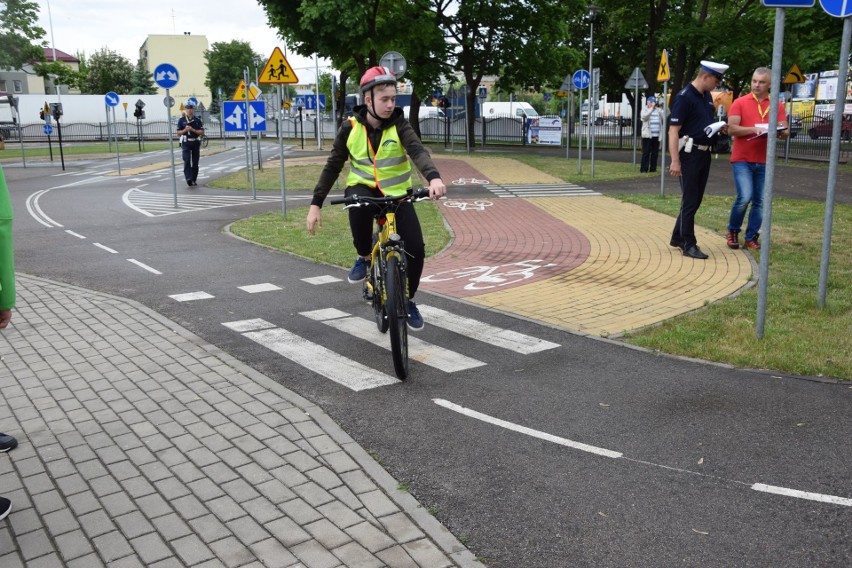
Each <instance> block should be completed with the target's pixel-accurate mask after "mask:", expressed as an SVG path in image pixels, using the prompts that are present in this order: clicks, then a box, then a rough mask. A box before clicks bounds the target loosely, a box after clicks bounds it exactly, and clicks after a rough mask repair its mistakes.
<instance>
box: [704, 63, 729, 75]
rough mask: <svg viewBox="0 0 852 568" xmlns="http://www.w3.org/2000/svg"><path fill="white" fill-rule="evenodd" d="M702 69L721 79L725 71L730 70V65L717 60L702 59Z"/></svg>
mask: <svg viewBox="0 0 852 568" xmlns="http://www.w3.org/2000/svg"><path fill="white" fill-rule="evenodd" d="M701 69H702V70H704V71H706V72H707V73H710V74H711V75H713V76H714V77H716V78H717V79H721V78H722V75H723V74H724V73H725V71H727V70H728V65H725V64H724V63H716V62H715V61H702V62H701Z"/></svg>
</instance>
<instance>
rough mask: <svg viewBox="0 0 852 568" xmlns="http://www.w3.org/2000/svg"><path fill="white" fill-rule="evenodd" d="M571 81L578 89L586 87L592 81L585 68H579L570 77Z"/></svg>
mask: <svg viewBox="0 0 852 568" xmlns="http://www.w3.org/2000/svg"><path fill="white" fill-rule="evenodd" d="M571 82H572V83H573V84H574V86H575V87H576V88H578V89H587V88H588V87H589V83H591V82H592V76H591V75H589V72H588V71H586V70H585V69H580V70H579V71H577V72H575V73H574V75H573V76H572V77H571Z"/></svg>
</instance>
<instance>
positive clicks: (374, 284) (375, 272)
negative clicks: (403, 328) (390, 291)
mask: <svg viewBox="0 0 852 568" xmlns="http://www.w3.org/2000/svg"><path fill="white" fill-rule="evenodd" d="M368 283H369V284H368ZM368 285H369V286H370V287H371V288H372V292H371V293H372V298H371V300H370V301H371V303H372V304H373V318H374V319H375V321H376V327H377V328H379V333H387V331H388V318H387V317H386V316H385V303H384V300H383V299H382V298H384V285H383V284H382V278H381V266H380V263H379V262H378V261H376V262H375V263H373V265H372V266H371V267H370V274H369V275H368V276H367V280H366V281H365V282H364V286H365V287H366V286H368ZM366 293H367V290H366V289H365V294H366Z"/></svg>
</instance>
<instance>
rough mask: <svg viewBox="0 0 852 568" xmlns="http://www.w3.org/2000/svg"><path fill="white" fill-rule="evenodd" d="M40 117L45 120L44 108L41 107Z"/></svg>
mask: <svg viewBox="0 0 852 568" xmlns="http://www.w3.org/2000/svg"><path fill="white" fill-rule="evenodd" d="M38 117H39V118H40V119H42V120H44V109H41V110H40V111H38Z"/></svg>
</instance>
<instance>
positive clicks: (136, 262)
mask: <svg viewBox="0 0 852 568" xmlns="http://www.w3.org/2000/svg"><path fill="white" fill-rule="evenodd" d="M127 262H132V263H133V264H135V265H136V266H138V267H140V268H144V269H145V270H147V271H148V272H151V273H153V274H162V272H160V271H159V270H156V269H154V268H151V267H150V266H148V265H147V264H145V263H142V262H139V261H138V260H136V259H135V258H128V259H127Z"/></svg>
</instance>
